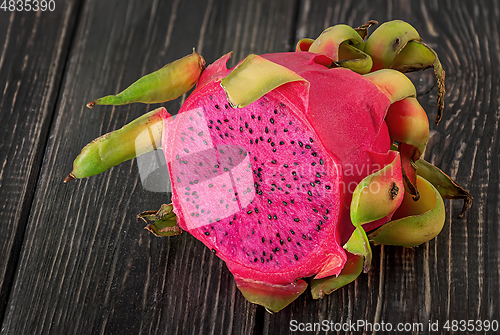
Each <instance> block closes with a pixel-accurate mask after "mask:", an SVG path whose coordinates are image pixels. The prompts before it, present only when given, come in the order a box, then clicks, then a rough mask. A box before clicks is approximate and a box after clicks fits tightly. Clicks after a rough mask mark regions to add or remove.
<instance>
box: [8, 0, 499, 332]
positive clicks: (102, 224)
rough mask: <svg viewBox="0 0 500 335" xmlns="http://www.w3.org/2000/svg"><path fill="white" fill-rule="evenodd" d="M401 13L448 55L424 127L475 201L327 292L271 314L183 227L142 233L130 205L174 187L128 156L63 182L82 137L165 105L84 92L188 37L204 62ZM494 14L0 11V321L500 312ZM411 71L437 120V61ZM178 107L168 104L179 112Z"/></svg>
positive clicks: (369, 5) (182, 49) (254, 322)
mask: <svg viewBox="0 0 500 335" xmlns="http://www.w3.org/2000/svg"><path fill="white" fill-rule="evenodd" d="M395 18H399V19H403V20H406V21H408V22H410V23H411V24H413V25H414V26H415V27H416V28H417V30H418V31H419V32H420V33H421V36H422V37H423V38H424V39H425V41H426V42H427V43H428V44H430V45H431V46H432V47H433V48H434V49H435V50H436V51H437V52H438V53H439V54H440V59H441V61H442V63H443V67H444V68H445V70H446V71H447V75H446V79H447V95H446V107H445V115H444V118H443V120H442V121H441V124H440V125H439V126H435V125H432V126H431V130H432V137H431V139H430V141H429V147H428V149H427V152H426V156H425V157H426V159H428V160H430V161H431V162H434V163H435V164H436V165H438V166H440V167H441V168H442V169H443V170H444V171H446V172H449V173H450V174H451V175H452V176H453V177H454V178H456V179H457V180H458V181H459V182H460V183H461V184H462V185H463V186H464V187H465V188H466V189H468V190H469V191H470V192H471V193H472V195H473V196H474V198H475V201H474V205H473V207H472V209H471V210H470V211H469V213H468V214H467V215H466V217H465V219H457V218H456V217H457V215H458V214H459V212H460V209H461V203H459V202H453V203H451V202H448V201H447V202H446V208H447V221H446V224H445V227H444V229H443V231H442V233H441V234H440V235H439V236H438V237H437V238H436V239H434V240H432V241H430V242H429V243H426V244H424V245H423V246H420V247H418V248H415V249H403V248H396V247H375V248H374V262H373V266H372V270H371V271H370V272H369V273H368V274H363V275H361V276H360V277H359V278H358V279H357V280H356V282H355V283H353V284H350V285H348V286H346V287H344V288H342V289H341V290H339V291H337V292H334V293H333V294H332V295H330V296H328V297H326V298H325V299H323V300H319V301H315V300H313V299H312V298H311V296H310V294H304V295H302V296H301V297H300V298H299V299H297V301H295V302H294V303H293V304H292V305H290V306H289V307H287V308H286V309H284V310H283V311H281V312H280V313H277V314H273V315H270V314H268V313H267V312H265V311H264V309H263V308H261V307H258V306H255V305H252V304H250V303H248V302H247V301H246V300H245V299H244V298H243V297H242V295H241V294H240V293H239V291H238V290H237V289H236V287H235V285H234V282H233V279H232V276H231V274H230V273H229V271H228V270H227V268H226V267H225V265H224V264H223V263H222V262H221V261H220V260H219V259H218V258H217V257H216V256H215V255H213V254H212V253H211V252H209V250H207V249H206V248H205V247H204V246H203V245H202V244H201V243H199V242H198V241H196V240H194V239H193V238H191V237H190V236H189V235H188V234H182V235H181V236H178V237H173V238H164V239H158V238H154V237H153V236H152V235H150V234H149V233H147V232H146V231H145V230H143V224H142V223H140V222H139V223H138V222H136V221H135V215H136V214H137V213H139V212H141V211H143V210H146V209H155V208H158V207H159V205H160V204H162V203H164V202H165V201H167V200H168V199H166V196H165V195H164V194H160V193H154V192H150V191H147V190H145V189H144V188H143V187H142V186H141V181H140V178H139V174H138V170H137V166H136V164H135V162H134V161H132V162H128V163H125V164H122V165H120V166H118V167H115V168H113V169H111V170H110V171H108V172H106V173H104V174H102V175H100V176H96V177H92V178H89V179H85V180H81V181H73V182H72V183H68V184H63V183H62V180H63V179H64V177H66V175H67V174H68V173H69V171H70V170H71V164H72V160H73V159H74V157H76V155H77V154H78V153H79V151H80V150H81V148H82V147H83V146H84V145H85V144H86V143H88V142H89V141H91V140H92V139H94V138H95V137H97V136H99V135H101V134H102V133H105V132H108V131H111V130H113V129H116V128H119V127H120V126H121V125H123V124H125V123H126V122H129V121H130V120H133V119H134V118H136V117H138V116H139V115H141V114H143V113H144V112H146V111H147V110H150V109H152V108H153V107H156V106H144V105H131V106H121V107H114V108H113V107H100V108H95V109H93V110H88V109H86V108H85V103H87V102H88V101H90V100H92V99H94V98H96V97H98V96H102V95H103V94H108V93H114V92H117V91H119V90H120V89H122V88H124V87H126V86H127V85H128V84H130V83H131V82H133V81H134V80H135V79H136V78H138V77H139V76H141V75H143V74H146V73H148V72H151V71H153V70H155V69H157V68H159V67H161V66H162V65H163V64H166V63H168V62H170V61H172V60H175V59H177V58H180V57H182V56H184V55H186V54H188V53H190V52H191V49H192V47H196V49H197V51H198V52H201V53H202V54H203V55H204V57H205V58H206V60H207V62H209V63H210V62H212V61H214V60H215V59H216V58H217V57H218V56H220V55H222V54H224V53H227V52H229V51H231V50H233V51H234V53H233V60H232V62H233V64H234V62H236V61H237V60H239V59H241V58H243V57H244V56H245V55H246V54H248V53H250V52H252V53H264V52H273V51H282V50H292V49H293V47H294V44H295V42H296V41H297V40H298V39H299V38H302V37H315V36H317V35H318V34H319V33H320V32H321V31H322V30H323V29H324V28H326V27H328V26H330V25H333V24H336V23H347V24H350V25H359V24H362V23H364V22H366V21H367V20H369V19H376V20H378V21H380V22H383V21H387V20H390V19H395ZM499 19H500V5H499V4H498V2H497V1H494V0H492V1H476V2H470V1H430V0H428V1H411V2H410V1H402V0H401V1H390V2H386V1H342V2H340V1H326V0H325V1H317V0H310V1H285V0H282V1H264V0H262V1H256V0H254V1H252V0H250V1H229V0H228V1H216V0H208V1H187V0H183V1H180V0H172V1H154V0H151V1H133V0H130V1H118V0H112V1H111V0H110V1H98V0H81V1H71V0H67V1H56V10H55V11H54V12H38V13H25V12H13V13H10V12H3V11H0V32H1V34H0V45H2V46H3V49H2V50H1V51H0V92H1V93H0V94H1V100H0V110H1V114H0V119H1V120H0V121H1V122H0V124H1V127H2V128H1V129H2V131H1V132H0V203H1V205H0V216H1V218H2V219H1V224H0V250H1V252H2V254H1V256H2V257H1V260H0V312H2V317H3V320H2V328H1V334H164V333H165V334H191V333H192V334H220V333H228V334H286V333H290V332H291V331H290V329H289V326H290V322H291V321H292V320H296V321H298V322H303V323H306V322H321V321H322V320H330V321H333V322H340V323H345V322H349V321H351V322H356V321H357V320H366V321H367V322H371V323H376V322H379V323H381V322H385V323H391V324H392V325H394V326H395V325H396V324H397V323H400V322H411V323H413V322H420V323H422V324H423V325H424V326H425V327H426V329H427V324H428V321H429V320H431V321H434V322H435V321H439V323H440V326H442V325H443V324H444V322H446V320H499V321H500V311H499V308H500V305H499V302H498V301H499V299H500V293H499V291H500V284H499V282H500V276H499V266H500V264H499V262H500V247H499V242H498V241H499V237H500V236H499V235H500V232H499V229H498V221H499V214H500V199H499V194H500V192H499V191H500V190H499V188H500V178H499V168H498V166H499V152H500V148H499V144H500V143H499V142H500V141H499V131H498V124H499V119H500V104H499V100H500V98H499V96H500V92H499V90H500V70H499V68H498V64H499V63H500V59H499V58H500V56H499V55H500V36H499V31H500V29H499V26H498V24H497V21H498V20H499ZM412 78H413V79H414V80H415V83H416V85H417V89H418V91H419V92H422V96H420V97H419V99H420V101H421V103H422V104H423V106H424V107H425V109H426V110H427V111H428V112H429V115H430V119H432V118H433V117H434V115H435V114H434V113H435V89H434V90H431V92H430V93H429V94H424V93H425V92H426V91H427V90H428V89H429V88H430V87H431V86H432V84H433V81H432V73H431V71H428V72H425V73H422V74H418V75H414V76H412ZM180 103H181V102H180V99H179V101H174V102H170V103H167V104H165V105H166V107H167V109H168V110H169V111H172V112H174V111H176V110H177V109H178V108H179V106H180ZM316 333H320V334H322V333H324V332H323V331H318V332H316ZM329 333H336V332H335V331H330V332H329ZM339 333H344V332H343V331H341V332H339ZM348 333H351V332H350V331H348ZM353 333H357V332H353ZM367 333H370V332H367ZM408 333H411V332H408ZM413 333H416V332H413ZM423 333H427V332H426V331H424V332H423ZM439 333H449V332H446V331H444V330H443V329H442V328H441V329H440V332H439ZM477 333H482V332H477Z"/></svg>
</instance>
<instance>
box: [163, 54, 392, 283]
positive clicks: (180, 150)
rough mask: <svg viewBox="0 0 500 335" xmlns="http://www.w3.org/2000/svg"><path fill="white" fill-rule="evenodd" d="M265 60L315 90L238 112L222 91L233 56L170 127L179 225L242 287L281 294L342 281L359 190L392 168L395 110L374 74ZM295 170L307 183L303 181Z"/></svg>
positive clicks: (287, 91)
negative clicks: (388, 121) (274, 288)
mask: <svg viewBox="0 0 500 335" xmlns="http://www.w3.org/2000/svg"><path fill="white" fill-rule="evenodd" d="M262 57H263V58H265V59H268V60H271V61H273V62H275V63H277V64H281V65H283V66H286V67H288V68H290V69H291V70H293V71H295V72H296V73H298V74H299V75H301V76H302V77H303V78H305V79H306V80H307V81H308V82H309V83H310V87H309V89H305V86H303V87H300V85H301V84H300V83H297V82H292V83H288V84H285V85H282V86H280V87H278V88H277V89H275V90H273V91H271V92H269V93H267V94H266V95H265V96H264V97H262V98H260V99H259V100H257V101H255V102H254V103H252V104H251V105H249V106H247V107H245V108H241V109H233V108H231V107H230V106H229V103H228V101H227V98H226V94H225V92H224V90H223V89H222V87H221V85H220V79H221V78H223V77H225V76H227V74H228V73H229V72H230V70H227V69H226V66H225V64H226V62H227V60H228V58H229V57H228V55H226V56H224V57H223V58H221V59H220V60H219V61H217V62H215V63H214V64H212V65H211V66H209V67H208V68H207V69H206V70H205V71H204V72H203V74H202V76H201V78H200V80H199V84H198V86H197V88H196V90H195V91H194V93H193V94H192V95H191V96H190V97H189V98H188V99H187V100H186V101H185V103H184V105H183V106H182V109H181V110H180V111H179V114H178V115H177V117H176V119H175V120H174V121H171V120H170V119H167V120H165V127H164V132H163V139H162V146H163V147H164V148H166V150H165V157H166V160H167V162H168V166H169V170H170V178H171V180H172V185H173V198H172V201H173V205H174V211H175V213H176V215H177V218H178V224H179V226H180V227H181V228H182V229H183V230H186V231H188V232H189V233H191V234H192V235H193V236H194V237H196V238H197V239H199V240H200V241H201V242H203V243H204V244H205V245H206V246H207V247H209V248H210V249H211V250H212V251H214V252H216V254H217V256H219V257H220V258H221V259H222V260H224V261H225V262H226V264H227V266H228V268H229V269H230V271H231V272H232V273H233V274H234V275H235V277H236V278H247V279H251V280H253V281H259V282H262V283H266V284H269V285H270V286H271V285H297V281H299V282H302V280H301V279H300V278H305V277H311V276H314V277H315V278H317V279H319V278H324V277H327V276H332V275H338V274H339V273H340V271H341V270H342V268H343V265H344V263H345V261H346V253H345V251H344V250H343V248H342V247H341V245H343V244H344V243H345V242H346V241H347V238H348V237H349V236H350V234H351V233H352V231H353V230H354V226H353V225H352V223H351V220H350V218H349V207H350V201H351V197H352V192H353V191H354V187H355V185H357V184H358V183H359V181H360V180H361V179H363V178H364V177H366V176H367V175H369V174H371V173H373V172H374V171H376V170H379V169H380V168H381V167H383V166H385V165H386V164H387V160H388V159H387V157H388V156H389V148H390V144H391V141H390V138H389V135H388V131H387V126H386V125H385V122H384V117H385V113H386V111H387V108H388V106H389V105H390V101H389V99H388V98H387V97H386V96H385V95H384V94H383V93H381V92H380V90H379V89H378V88H377V87H376V86H375V85H374V84H372V83H371V82H369V81H367V80H365V79H364V78H363V77H362V76H360V75H358V74H355V73H354V72H352V71H349V70H346V69H341V68H338V69H327V68H326V67H325V66H323V65H322V64H317V63H316V62H315V60H316V59H317V58H318V55H316V54H311V53H308V52H301V53H279V54H269V55H263V56H262ZM352 83H354V85H353V84H352ZM331 87H337V89H336V90H335V91H332V90H331V89H330V88H331ZM353 87H356V88H359V90H360V91H362V92H368V94H366V93H359V92H358V91H356V90H353ZM298 91H299V92H301V94H300V95H297V92H298ZM269 120H271V121H269ZM360 129H363V131H362V132H360ZM301 139H302V143H300V142H301ZM280 143H281V144H280ZM290 143H293V144H290ZM299 143H300V145H299ZM275 148H279V151H278V150H275V151H276V152H273V149H275ZM298 151H300V152H302V153H303V154H302V155H300V154H299V153H298ZM221 152H222V153H221ZM312 153H314V155H312ZM294 155H295V156H296V157H297V155H300V157H299V159H295V157H294ZM230 160H232V161H233V163H235V164H234V165H233V166H230V165H231V162H230ZM293 164H296V165H297V167H296V170H297V171H299V173H298V174H299V175H300V174H303V175H304V176H303V177H304V178H303V179H300V180H299V181H294V180H293V179H294V178H293V175H292V174H291V173H290V171H289V170H293ZM311 164H313V165H314V166H311ZM284 166H285V167H284ZM225 167H227V169H226V171H224V168H225ZM260 169H262V170H260ZM343 172H347V173H344V174H343ZM262 175H263V177H262V178H261V181H262V179H264V181H263V182H259V177H261V176H262ZM273 175H275V177H273ZM280 176H281V177H280ZM392 177H393V178H394V179H396V180H401V175H395V176H392ZM280 178H281V179H282V180H280ZM237 179H238V180H237ZM304 180H305V181H306V182H305V183H303V182H304ZM301 183H303V184H301ZM270 185H271V189H272V185H274V186H275V188H276V189H275V190H274V191H272V190H270V189H269V187H270ZM286 185H288V188H287V186H286ZM311 185H312V186H311ZM352 185H354V187H353V186H352ZM325 187H326V188H325ZM224 192H226V193H224ZM308 192H310V193H309V194H308ZM235 193H236V194H237V195H236V196H235V195H234V194H235ZM311 194H312V195H311ZM231 200H232V201H231ZM401 200H402V198H401V199H399V202H400V201H401ZM284 204H286V205H284ZM207 212H210V213H207ZM276 215H277V216H278V217H277V218H276ZM388 220H389V217H387V218H385V220H381V221H380V222H379V224H382V223H384V222H386V221H388ZM340 231H342V232H343V234H342V235H343V237H341V234H340Z"/></svg>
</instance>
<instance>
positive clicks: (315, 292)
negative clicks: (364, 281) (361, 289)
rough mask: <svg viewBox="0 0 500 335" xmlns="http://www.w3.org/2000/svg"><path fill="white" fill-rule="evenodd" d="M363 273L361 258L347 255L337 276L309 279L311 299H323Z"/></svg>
mask: <svg viewBox="0 0 500 335" xmlns="http://www.w3.org/2000/svg"><path fill="white" fill-rule="evenodd" d="M362 271H363V257H361V256H357V255H353V254H351V253H347V261H346V263H345V265H344V268H343V269H342V272H340V274H339V275H338V276H330V277H326V278H322V279H311V294H312V297H313V299H323V297H324V296H325V295H326V294H330V293H332V292H333V291H335V290H338V289H339V288H341V287H343V286H345V285H347V284H349V283H351V282H353V281H354V280H355V279H356V278H358V276H359V275H360V274H361V272H362Z"/></svg>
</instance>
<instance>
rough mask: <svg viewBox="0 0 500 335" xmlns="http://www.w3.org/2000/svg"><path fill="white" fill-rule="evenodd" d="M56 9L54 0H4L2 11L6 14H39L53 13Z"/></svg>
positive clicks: (0, 7) (0, 8) (1, 6)
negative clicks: (40, 12) (39, 12)
mask: <svg viewBox="0 0 500 335" xmlns="http://www.w3.org/2000/svg"><path fill="white" fill-rule="evenodd" d="M55 9H56V3H55V1H54V0H3V1H2V5H0V10H3V11H4V12H6V11H9V12H38V11H40V10H41V11H42V12H45V11H47V10H48V11H51V12H53V11H54V10H55Z"/></svg>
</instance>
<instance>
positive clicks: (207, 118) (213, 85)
mask: <svg viewBox="0 0 500 335" xmlns="http://www.w3.org/2000/svg"><path fill="white" fill-rule="evenodd" d="M373 23H374V21H370V22H369V23H367V24H365V25H363V26H361V27H359V28H357V29H352V28H350V27H348V26H345V25H339V26H335V27H332V28H329V29H327V30H326V31H325V32H324V33H323V34H322V35H321V36H320V37H318V39H316V40H309V39H304V40H301V41H300V42H299V43H298V45H297V52H287V53H276V54H267V55H261V56H256V55H250V56H249V57H247V58H246V59H245V60H243V61H242V62H241V63H240V64H238V65H237V66H236V67H235V68H233V69H227V68H226V63H227V61H228V59H229V57H230V54H228V55H225V56H223V57H222V58H221V59H219V60H217V61H216V62H215V63H213V64H212V65H210V66H209V67H207V68H206V69H205V67H204V65H205V63H204V60H203V58H201V56H199V55H198V54H196V53H195V52H193V54H191V55H190V56H186V57H185V58H183V59H181V60H179V61H176V62H174V63H171V64H169V65H168V66H166V67H164V68H162V69H160V70H158V71H157V72H155V73H152V74H150V75H148V76H146V77H143V78H141V79H140V80H139V81H137V82H136V83H134V84H132V85H131V86H130V87H129V88H128V89H126V90H125V91H124V92H122V93H120V94H118V95H116V96H107V97H104V98H101V99H98V100H96V101H93V102H91V103H89V105H88V106H89V107H93V106H94V105H99V104H123V103H130V102H137V101H139V102H146V103H149V102H159V101H166V100H170V99H174V98H176V97H177V96H179V95H180V94H182V93H183V92H186V91H188V90H189V89H190V88H191V87H192V86H193V85H194V83H195V82H198V84H197V86H196V89H195V90H194V91H193V93H192V94H191V96H190V97H189V98H188V99H186V101H185V102H184V104H183V106H182V108H181V110H180V111H179V113H178V115H177V117H176V118H175V120H174V119H172V118H171V117H170V114H168V113H167V112H166V110H165V109H164V108H159V109H157V110H155V111H152V112H150V113H148V114H146V115H144V116H143V117H141V118H139V119H137V120H136V121H133V122H132V123H131V124H129V125H127V126H125V127H124V128H122V129H120V130H117V131H115V132H113V133H110V134H107V135H104V136H103V137H101V138H99V139H97V140H95V141H94V142H92V143H90V144H89V145H88V146H87V147H85V148H84V149H83V150H82V153H81V154H80V155H79V156H78V158H77V159H76V160H75V163H74V169H73V172H72V173H71V174H70V176H69V177H68V178H67V179H66V181H68V180H71V179H74V178H83V177H88V176H90V175H94V174H97V173H100V172H102V171H104V170H106V169H107V168H110V167H112V166H114V165H116V164H118V163H120V162H122V161H124V160H127V159H130V158H132V157H135V156H137V155H139V154H142V153H144V152H147V151H150V150H154V149H155V148H157V147H158V144H159V143H160V140H161V146H162V148H163V150H164V153H165V158H166V161H167V164H168V169H169V172H168V173H169V175H170V179H171V182H172V187H173V194H172V204H170V205H164V206H162V208H161V209H160V211H158V212H151V211H150V212H145V213H142V214H140V215H139V217H140V218H143V219H149V220H152V221H154V223H153V224H150V225H148V229H149V230H151V231H152V232H154V233H155V234H156V235H158V236H171V235H176V234H178V233H180V232H182V231H187V232H189V233H190V234H191V235H193V236H194V237H195V238H197V239H198V240H200V241H201V242H203V243H204V244H205V245H206V246H207V247H208V248H210V249H211V250H212V251H213V252H214V253H216V255H217V256H218V257H220V258H221V259H222V260H224V261H225V262H226V264H227V266H228V268H229V270H230V271H231V272H232V274H233V275H234V277H235V280H236V284H237V286H238V288H239V289H240V290H241V292H242V293H243V295H244V296H245V297H246V298H247V299H248V300H249V301H251V302H254V303H258V304H261V305H263V306H264V307H266V309H267V310H269V311H272V312H275V311H279V310H280V309H282V308H283V307H285V306H286V305H288V304H289V303H290V302H292V301H293V300H294V299H295V298H296V297H297V296H298V295H300V294H301V293H302V292H303V291H304V290H305V289H306V287H307V285H308V283H307V282H308V281H309V282H310V284H311V289H312V293H313V297H314V298H320V297H323V296H324V294H328V293H331V292H332V291H333V290H335V289H338V288H339V287H342V286H343V285H345V284H347V283H349V282H351V281H353V280H354V279H355V278H356V277H357V276H358V275H359V274H360V273H361V271H362V269H363V268H364V269H365V271H368V269H369V266H370V261H371V249H370V244H369V239H370V240H372V241H374V242H375V243H383V244H395V245H404V246H415V245H418V244H421V243H424V242H426V241H428V240H430V239H432V238H433V237H435V236H436V235H437V234H438V233H439V231H440V230H441V228H442V226H443V223H444V207H443V200H442V197H441V195H443V196H445V197H447V198H464V199H466V203H465V206H464V210H465V209H466V208H467V207H468V206H470V199H471V197H470V195H469V194H468V193H467V192H466V191H465V190H463V189H462V188H461V187H460V186H458V184H456V183H455V182H453V181H452V180H451V179H450V178H449V177H448V176H446V175H445V174H444V173H443V172H442V171H441V170H439V169H437V168H435V167H433V166H432V165H430V164H428V163H426V162H424V161H423V160H422V159H420V156H421V155H422V154H423V151H424V149H425V145H426V143H427V138H428V133H429V128H428V121H427V116H426V114H425V111H424V110H423V109H422V107H421V106H420V105H419V104H418V102H417V100H416V99H415V89H414V87H413V85H412V84H411V81H410V80H409V79H408V78H407V77H406V76H405V75H404V74H402V73H401V72H399V71H396V70H394V69H387V68H395V69H397V70H400V71H408V70H416V69H422V68H426V67H434V69H435V72H436V76H437V78H438V88H439V92H438V116H437V122H438V121H439V119H440V117H441V112H440V111H441V110H442V108H443V104H442V98H443V95H444V72H443V71H442V69H441V65H440V63H439V60H438V58H437V56H436V54H435V53H434V51H433V50H432V49H430V48H429V47H428V46H426V45H425V44H423V43H421V39H420V37H419V36H418V33H416V31H415V30H414V29H413V27H411V26H410V25H408V24H407V23H405V22H402V21H393V22H389V23H386V24H383V25H381V26H380V28H378V29H377V30H376V31H375V32H374V33H373V35H371V36H370V37H368V39H367V40H366V41H365V38H366V36H367V30H368V28H369V27H370V26H371V25H372V24H373ZM372 69H374V70H377V71H372ZM362 74H365V75H362ZM174 88H175V89H174ZM151 139H153V140H151ZM117 149H119V150H117ZM418 166H420V167H421V168H418V169H417V167H418ZM420 170H422V173H420ZM424 178H425V179H424ZM436 187H437V188H436ZM393 215H394V220H391V218H392V217H393ZM424 222H425V224H423V223H424ZM370 231H371V233H370V234H369V235H367V232H370Z"/></svg>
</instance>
